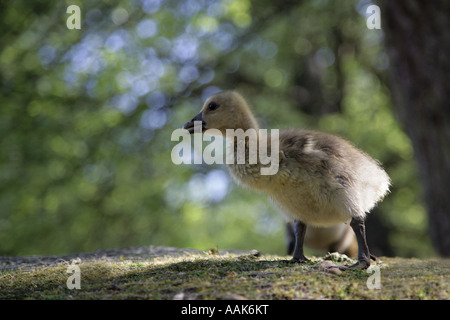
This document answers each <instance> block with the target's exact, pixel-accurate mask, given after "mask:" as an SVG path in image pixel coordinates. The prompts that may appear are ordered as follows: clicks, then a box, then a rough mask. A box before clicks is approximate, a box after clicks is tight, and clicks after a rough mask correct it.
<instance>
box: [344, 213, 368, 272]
mask: <svg viewBox="0 0 450 320" xmlns="http://www.w3.org/2000/svg"><path fill="white" fill-rule="evenodd" d="M350 226H351V227H352V229H353V231H354V232H355V235H356V241H357V242H358V262H357V263H355V264H353V265H351V266H342V267H339V268H340V269H341V270H346V269H349V268H356V267H358V266H359V267H360V268H361V269H367V268H369V267H370V259H371V258H372V259H373V260H375V259H376V258H375V256H373V255H371V254H370V252H369V247H368V246H367V241H366V225H365V222H364V219H362V218H352V221H351V222H350Z"/></svg>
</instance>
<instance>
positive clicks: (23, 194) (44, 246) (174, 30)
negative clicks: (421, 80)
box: [0, 0, 435, 257]
mask: <svg viewBox="0 0 450 320" xmlns="http://www.w3.org/2000/svg"><path fill="white" fill-rule="evenodd" d="M72 4H76V5H79V7H80V9H81V29H80V30H76V29H74V30H69V29H68V28H67V26H66V20H67V19H68V17H69V16H70V14H67V13H66V9H67V7H68V6H69V5H72ZM370 4H371V2H369V1H339V2H338V1H326V0H315V1H314V0H309V1H285V2H283V3H275V2H274V1H269V0H262V1H248V0H219V1H209V0H188V1H173V0H130V1H113V0H110V1H108V0H105V1H100V0H94V1H10V2H4V3H3V4H2V10H0V30H1V32H0V81H1V91H0V101H1V104H0V136H1V139H0V255H31V254H62V253H74V252H81V251H93V250H98V249H103V248H112V247H117V248H121V247H129V246H140V245H164V246H176V247H192V248H197V249H202V250H203V249H204V250H207V249H209V248H218V249H229V248H233V249H258V250H260V251H262V252H265V253H276V254H284V252H285V243H284V222H283V219H282V216H281V215H280V214H279V212H278V211H277V209H275V208H274V207H273V206H272V205H271V203H270V202H269V201H268V200H267V199H266V198H265V197H264V196H263V195H260V194H257V193H254V192H252V191H248V190H244V189H242V188H240V187H238V186H236V185H234V184H233V182H232V181H231V179H230V177H229V175H228V173H227V171H226V168H224V167H223V166H220V165H214V166H208V165H205V164H203V165H179V166H177V165H174V164H173V163H172V161H171V157H170V154H171V150H172V148H173V147H174V146H175V145H176V144H177V142H173V141H171V139H170V137H171V134H172V132H173V130H174V129H176V128H179V127H180V126H181V125H182V124H184V123H185V122H186V121H188V120H190V119H191V118H192V117H193V116H194V115H195V114H196V113H197V112H198V111H199V109H200V108H201V105H202V103H203V100H204V99H205V98H206V97H208V96H209V95H210V94H211V93H214V92H216V91H218V90H224V89H237V90H239V91H240V92H241V93H243V94H244V95H245V96H246V98H247V99H248V101H249V102H250V104H251V105H252V106H253V108H254V111H255V113H256V115H257V118H258V120H259V121H260V122H261V127H266V128H280V129H284V128H291V127H303V128H313V129H319V130H324V131H328V132H331V133H335V134H339V135H342V136H344V137H346V138H348V139H349V140H351V141H352V142H353V143H354V144H356V145H357V146H359V147H360V148H362V149H364V150H365V151H366V152H367V153H369V154H370V155H372V156H373V157H375V158H376V159H378V160H380V161H381V162H382V163H383V165H384V167H385V168H386V170H387V172H388V173H389V175H390V176H391V178H392V182H393V186H392V189H391V194H390V195H389V196H388V197H387V198H386V200H385V201H384V202H383V203H382V204H381V205H380V206H379V207H377V208H376V209H375V210H374V212H373V213H372V214H371V215H370V216H369V218H368V219H369V220H368V226H367V232H368V238H369V246H370V247H371V250H372V251H373V252H374V253H375V254H378V255H380V254H381V255H399V256H405V257H408V256H417V257H429V256H433V255H434V254H435V253H434V251H433V248H432V246H431V244H430V240H429V237H428V230H427V228H428V226H427V214H426V211H425V209H424V206H423V204H422V201H421V190H420V184H419V181H418V177H417V168H416V164H415V162H414V159H413V150H412V147H411V143H410V141H409V139H408V137H407V136H406V135H405V133H404V132H403V130H402V128H401V126H400V125H399V123H398V121H397V120H396V118H395V115H394V113H393V106H392V102H391V93H390V90H389V88H388V86H387V76H386V74H387V71H388V70H389V60H388V58H387V55H386V53H385V51H384V48H383V30H370V29H368V28H367V27H366V17H367V15H366V14H365V9H366V8H367V6H368V5H370Z"/></svg>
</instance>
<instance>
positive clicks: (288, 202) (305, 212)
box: [183, 91, 390, 269]
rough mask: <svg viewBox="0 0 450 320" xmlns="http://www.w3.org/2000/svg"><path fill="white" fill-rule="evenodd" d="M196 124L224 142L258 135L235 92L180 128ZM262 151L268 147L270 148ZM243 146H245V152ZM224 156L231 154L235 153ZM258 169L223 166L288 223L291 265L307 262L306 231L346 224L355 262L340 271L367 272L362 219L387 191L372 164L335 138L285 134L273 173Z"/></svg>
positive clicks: (379, 170) (246, 165) (381, 174)
mask: <svg viewBox="0 0 450 320" xmlns="http://www.w3.org/2000/svg"><path fill="white" fill-rule="evenodd" d="M196 121H201V125H202V132H204V131H206V130H207V129H217V130H216V131H217V132H220V134H221V135H222V136H224V137H226V130H227V129H234V130H237V129H242V130H244V131H246V130H248V129H255V130H258V129H259V126H258V123H257V121H256V119H255V117H254V115H253V113H252V111H251V110H250V107H249V105H248V104H247V102H246V101H245V99H244V98H243V97H242V96H241V95H240V94H239V93H237V92H235V91H223V92H219V93H217V94H215V95H213V96H211V97H210V98H208V99H207V100H206V102H205V103H204V105H203V108H202V109H201V111H200V113H199V114H198V115H196V116H195V117H194V118H193V119H192V120H191V121H189V122H187V123H186V124H185V125H184V126H183V128H184V129H186V130H188V131H189V133H191V134H192V133H194V131H195V130H194V125H195V124H194V122H196ZM259 139H261V138H259ZM231 142H232V143H233V144H234V141H231ZM259 142H260V141H258V143H259ZM227 143H230V141H227ZM258 145H259V144H258ZM267 145H269V147H270V143H267ZM248 146H249V144H248V141H246V142H245V148H246V151H248V150H247V148H248ZM227 152H234V153H236V147H234V148H229V149H228V150H227ZM235 155H236V154H235ZM234 159H236V157H235V158H234ZM263 166H264V164H262V163H261V162H260V161H259V159H258V162H257V163H256V164H250V163H249V162H248V161H246V162H245V163H243V164H236V163H233V164H228V168H229V171H230V173H231V175H232V177H233V178H234V180H235V181H236V182H237V183H238V184H240V185H243V186H246V187H248V188H250V189H256V190H260V191H263V192H264V193H266V194H267V195H268V196H269V197H270V198H271V199H272V201H273V202H274V203H275V204H277V205H278V206H279V207H280V208H281V209H282V211H283V212H284V213H285V214H286V215H287V216H288V217H289V218H290V219H291V221H292V222H293V225H294V234H295V245H294V252H293V258H292V260H291V261H292V262H297V263H304V262H307V261H309V259H307V258H306V257H305V255H304V252H303V245H304V240H305V233H306V228H307V226H308V225H309V226H318V227H330V226H333V225H336V224H339V223H342V222H344V223H350V226H351V228H352V229H353V231H354V233H355V235H356V240H357V244H358V262H357V263H355V264H353V265H350V266H342V267H341V269H347V268H356V267H359V268H361V269H367V268H368V267H369V266H370V259H373V260H375V259H376V258H375V257H374V256H373V255H371V254H370V252H369V248H368V246H367V241H366V231H365V218H366V214H367V213H368V212H370V211H371V209H372V208H373V207H374V206H375V205H376V204H377V203H378V202H379V201H381V200H382V199H383V198H384V196H385V195H386V193H387V192H388V191H389V186H390V178H389V176H388V175H387V173H386V172H385V171H384V170H383V169H382V168H381V167H380V165H379V164H378V162H377V161H375V160H374V159H372V158H371V157H370V156H368V155H367V154H366V153H364V152H363V151H361V150H359V149H357V148H356V147H354V146H353V145H352V144H351V143H349V142H348V141H346V140H344V139H342V138H340V137H337V136H335V135H331V134H327V133H323V132H318V131H311V130H301V129H291V130H287V131H282V132H280V133H279V166H278V171H277V173H276V174H273V175H262V174H261V171H260V170H255V169H258V168H259V167H263Z"/></svg>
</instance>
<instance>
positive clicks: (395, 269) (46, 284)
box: [0, 246, 450, 300]
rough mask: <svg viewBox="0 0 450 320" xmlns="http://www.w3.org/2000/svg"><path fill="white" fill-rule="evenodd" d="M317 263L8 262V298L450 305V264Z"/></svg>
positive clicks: (140, 251)
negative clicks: (365, 266) (362, 266)
mask: <svg viewBox="0 0 450 320" xmlns="http://www.w3.org/2000/svg"><path fill="white" fill-rule="evenodd" d="M310 258H311V261H310V262H308V263H306V264H295V263H294V264H293V263H289V259H290V257H287V256H275V255H266V254H261V253H260V252H258V251H255V250H252V251H221V250H217V249H214V250H209V251H205V252H203V251H199V250H194V249H178V248H169V247H154V246H149V247H137V248H128V249H121V250H120V249H114V250H106V251H98V252H94V253H83V254H78V255H67V256H45V257H40V256H33V257H0V299H151V300H156V299H158V300H173V299H201V300H203V299H212V300H217V299H250V300H273V299H277V300H286V299H287V300H291V299H449V298H450V293H449V283H450V281H449V280H450V260H449V259H437V258H436V259H427V260H420V259H405V258H387V257H381V258H379V259H378V260H377V262H376V263H372V265H373V267H372V268H371V269H370V271H366V270H359V269H355V270H346V271H344V272H341V273H337V272H336V273H335V272H330V269H336V268H335V267H336V265H341V264H348V262H349V261H350V259H349V260H347V259H348V258H344V257H339V256H336V255H326V256H324V257H310ZM327 259H331V261H328V260H327ZM324 261H327V262H326V263H325V264H323V262H324ZM70 266H77V267H78V268H79V269H78V270H79V280H80V281H79V284H80V289H76V288H74V289H69V288H68V285H67V283H68V279H69V277H71V276H72V275H74V273H68V271H70V270H71V268H69V267H70ZM72 269H73V268H72ZM72 272H73V270H72ZM72 279H73V278H72ZM376 279H378V280H379V281H378V282H377V281H375V280H376ZM69 282H70V279H69Z"/></svg>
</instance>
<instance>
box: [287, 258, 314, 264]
mask: <svg viewBox="0 0 450 320" xmlns="http://www.w3.org/2000/svg"><path fill="white" fill-rule="evenodd" d="M309 261H311V260H309V259H308V258H306V257H305V256H303V257H300V258H292V259H291V260H289V262H290V263H306V262H309Z"/></svg>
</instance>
